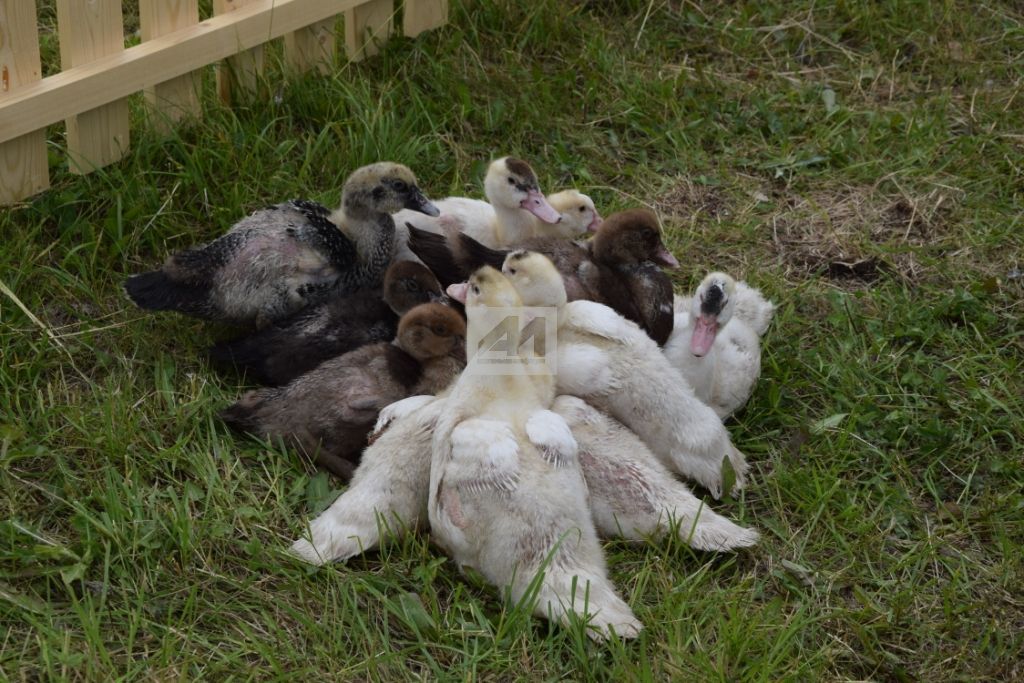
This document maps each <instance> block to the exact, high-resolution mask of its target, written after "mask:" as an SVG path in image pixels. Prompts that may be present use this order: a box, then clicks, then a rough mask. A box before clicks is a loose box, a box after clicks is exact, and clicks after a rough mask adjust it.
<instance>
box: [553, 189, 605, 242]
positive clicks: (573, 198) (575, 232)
mask: <svg viewBox="0 0 1024 683" xmlns="http://www.w3.org/2000/svg"><path fill="white" fill-rule="evenodd" d="M548 202H550V203H551V206H553V207H554V209H555V211H557V212H558V213H559V214H560V215H561V216H562V220H560V221H559V222H558V223H557V224H556V225H555V226H554V227H553V228H552V229H551V232H553V234H556V235H558V236H559V237H564V238H566V239H571V238H573V237H579V236H580V235H582V234H584V233H587V232H597V229H598V227H600V225H601V221H602V220H603V219H602V218H601V214H599V213H598V212H597V207H595V206H594V200H593V199H591V198H590V197H588V196H587V195H585V194H583V193H582V192H579V191H577V190H562V191H561V192H556V193H555V194H553V195H551V196H549V197H548Z"/></svg>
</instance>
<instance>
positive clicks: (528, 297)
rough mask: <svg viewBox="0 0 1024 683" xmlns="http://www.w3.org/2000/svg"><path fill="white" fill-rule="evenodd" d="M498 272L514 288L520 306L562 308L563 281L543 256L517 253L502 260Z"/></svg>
mask: <svg viewBox="0 0 1024 683" xmlns="http://www.w3.org/2000/svg"><path fill="white" fill-rule="evenodd" d="M501 272H502V274H504V275H505V277H507V278H508V280H509V282H511V283H512V286H513V287H515V288H516V292H518V293H519V297H520V298H521V299H522V300H523V305H524V306H555V307H557V308H561V307H562V306H564V305H565V302H566V300H567V298H568V297H567V296H566V293H565V281H564V280H563V279H562V274H561V273H559V272H558V269H557V268H555V264H554V263H552V262H551V259H549V258H548V257H547V256H544V255H543V254H538V253H537V252H535V251H526V250H525V249H518V250H516V251H513V252H512V253H511V254H509V255H508V256H506V257H505V263H504V264H503V265H502V267H501Z"/></svg>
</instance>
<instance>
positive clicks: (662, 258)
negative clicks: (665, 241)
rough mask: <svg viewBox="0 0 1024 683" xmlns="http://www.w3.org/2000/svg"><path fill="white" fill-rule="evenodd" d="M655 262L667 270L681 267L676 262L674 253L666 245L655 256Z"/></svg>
mask: <svg viewBox="0 0 1024 683" xmlns="http://www.w3.org/2000/svg"><path fill="white" fill-rule="evenodd" d="M654 261H655V263H658V264H661V265H663V266H665V267H666V268H678V267H679V261H677V260H676V257H675V256H673V255H672V253H671V252H670V251H669V250H668V249H666V248H665V247H664V245H663V246H661V247H659V248H658V253H656V254H655V255H654Z"/></svg>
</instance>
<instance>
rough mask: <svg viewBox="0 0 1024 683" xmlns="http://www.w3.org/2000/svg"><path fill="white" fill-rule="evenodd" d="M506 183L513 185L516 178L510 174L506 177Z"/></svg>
mask: <svg viewBox="0 0 1024 683" xmlns="http://www.w3.org/2000/svg"><path fill="white" fill-rule="evenodd" d="M508 184H509V185H515V184H516V180H515V178H513V177H512V176H509V178H508Z"/></svg>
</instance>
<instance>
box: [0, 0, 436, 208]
mask: <svg viewBox="0 0 1024 683" xmlns="http://www.w3.org/2000/svg"><path fill="white" fill-rule="evenodd" d="M394 3H395V0H214V16H213V17H211V18H209V19H206V20H205V21H199V11H198V5H197V0H140V2H139V21H140V24H141V35H142V43H141V44H139V45H137V46H135V47H131V48H128V49H125V47H124V29H123V24H122V17H121V0H57V30H58V36H59V40H60V53H61V72H60V73H58V74H54V75H53V76H48V77H46V78H42V68H41V63H40V58H39V31H38V26H37V19H36V8H35V2H34V0H0V205H4V204H12V203H14V202H17V201H20V200H22V199H24V198H26V197H30V196H31V195H33V194H36V193H38V192H41V191H43V190H45V189H46V188H47V187H48V186H49V173H48V169H47V151H46V126H49V125H51V124H54V123H58V122H60V121H64V122H65V125H66V130H67V152H68V163H69V167H70V169H71V170H72V171H73V172H76V173H89V172H91V171H93V170H95V169H97V168H101V167H103V166H105V165H107V164H110V163H112V162H114V161H117V160H118V159H120V158H121V157H122V156H124V154H125V153H126V152H127V150H128V146H129V140H130V138H129V121H128V104H127V99H126V98H127V97H128V96H129V95H132V94H133V93H136V92H139V91H144V92H145V97H146V102H147V104H148V108H147V109H148V111H149V112H151V113H152V116H151V117H150V120H151V125H153V126H155V127H156V128H157V129H158V130H166V129H167V127H168V126H170V125H171V124H173V123H174V122H176V121H179V120H181V119H183V118H187V117H201V116H202V108H201V105H200V98H199V82H200V79H199V77H200V74H201V71H200V70H201V69H202V68H203V67H205V66H208V65H210V64H214V63H217V62H219V61H221V60H225V59H226V60H228V62H229V68H226V69H225V68H222V69H218V70H217V92H218V94H219V95H220V97H221V98H222V99H223V100H224V101H229V98H230V94H231V92H232V88H237V89H240V90H251V89H253V88H255V87H256V84H257V82H258V77H259V74H260V72H261V71H262V68H263V45H264V44H265V43H266V42H268V41H270V40H274V39H276V38H280V37H284V58H285V64H286V66H287V67H288V69H289V70H291V71H292V72H293V73H303V72H306V71H309V70H310V69H314V68H318V69H320V70H321V72H324V73H326V72H327V71H328V70H329V69H330V68H331V66H332V64H333V61H334V52H335V48H336V46H335V33H334V26H335V24H336V20H337V18H338V17H339V15H343V16H344V23H345V50H346V53H347V55H348V57H349V59H351V60H357V59H362V58H363V57H366V56H369V55H372V54H374V53H375V52H376V51H377V46H378V45H379V43H380V42H381V41H382V40H384V39H385V38H387V37H388V36H389V35H391V33H392V30H393V22H392V18H393V17H394V14H395V5H394ZM447 16H448V1H447V0H405V2H404V8H403V22H402V29H403V33H405V35H407V36H416V35H418V34H419V33H421V32H422V31H425V30H428V29H432V28H436V27H438V26H441V25H443V24H444V23H445V22H446V21H447Z"/></svg>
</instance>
